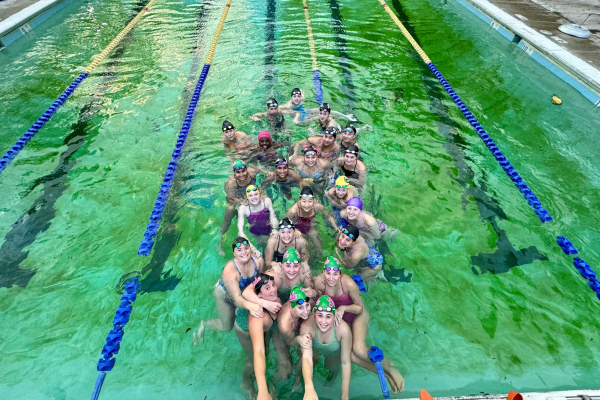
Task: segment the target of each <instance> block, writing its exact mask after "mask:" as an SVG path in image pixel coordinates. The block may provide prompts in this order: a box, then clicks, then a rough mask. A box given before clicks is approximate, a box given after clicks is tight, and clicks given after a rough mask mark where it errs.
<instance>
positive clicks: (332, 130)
mask: <svg viewBox="0 0 600 400" xmlns="http://www.w3.org/2000/svg"><path fill="white" fill-rule="evenodd" d="M338 133H339V131H338V129H337V128H336V127H335V126H330V127H328V128H327V129H325V132H323V135H331V136H333V137H336V136H337V134H338Z"/></svg>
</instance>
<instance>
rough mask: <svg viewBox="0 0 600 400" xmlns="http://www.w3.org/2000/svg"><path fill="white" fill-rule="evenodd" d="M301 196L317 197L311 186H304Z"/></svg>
mask: <svg viewBox="0 0 600 400" xmlns="http://www.w3.org/2000/svg"><path fill="white" fill-rule="evenodd" d="M300 197H315V194H314V192H313V190H312V188H311V187H310V186H304V187H303V188H302V190H301V191H300Z"/></svg>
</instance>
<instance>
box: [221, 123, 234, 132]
mask: <svg viewBox="0 0 600 400" xmlns="http://www.w3.org/2000/svg"><path fill="white" fill-rule="evenodd" d="M232 129H233V126H231V125H229V126H228V127H226V128H223V132H225V131H230V130H232Z"/></svg>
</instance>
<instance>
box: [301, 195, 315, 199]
mask: <svg viewBox="0 0 600 400" xmlns="http://www.w3.org/2000/svg"><path fill="white" fill-rule="evenodd" d="M300 197H309V198H310V197H315V196H314V195H312V194H303V195H301V196H300Z"/></svg>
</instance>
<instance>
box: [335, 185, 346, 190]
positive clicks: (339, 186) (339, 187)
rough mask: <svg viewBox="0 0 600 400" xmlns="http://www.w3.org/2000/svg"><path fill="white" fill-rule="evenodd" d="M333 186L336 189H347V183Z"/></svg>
mask: <svg viewBox="0 0 600 400" xmlns="http://www.w3.org/2000/svg"><path fill="white" fill-rule="evenodd" d="M335 187H336V188H338V189H347V188H348V185H335Z"/></svg>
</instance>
